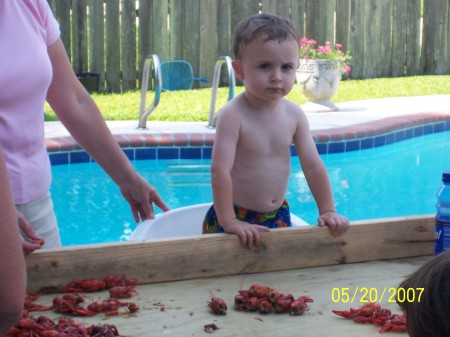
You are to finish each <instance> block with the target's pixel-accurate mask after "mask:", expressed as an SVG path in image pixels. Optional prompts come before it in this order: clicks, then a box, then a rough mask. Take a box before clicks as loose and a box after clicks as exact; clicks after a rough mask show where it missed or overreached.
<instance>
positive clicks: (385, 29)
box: [375, 0, 393, 77]
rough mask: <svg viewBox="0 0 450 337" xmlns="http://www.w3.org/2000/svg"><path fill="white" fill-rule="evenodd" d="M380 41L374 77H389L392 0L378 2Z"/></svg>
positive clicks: (390, 67)
mask: <svg viewBox="0 0 450 337" xmlns="http://www.w3.org/2000/svg"><path fill="white" fill-rule="evenodd" d="M379 7H380V11H379V16H380V17H379V19H378V22H379V25H380V30H381V33H380V41H379V44H378V45H379V48H378V53H377V60H378V63H377V71H376V75H375V76H376V77H389V76H390V75H391V72H392V70H391V69H392V62H391V59H392V56H391V55H392V19H393V16H392V15H391V12H392V0H380V1H379Z"/></svg>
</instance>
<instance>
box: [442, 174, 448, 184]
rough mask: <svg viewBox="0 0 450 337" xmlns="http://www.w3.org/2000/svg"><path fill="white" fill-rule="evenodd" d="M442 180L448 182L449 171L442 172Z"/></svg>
mask: <svg viewBox="0 0 450 337" xmlns="http://www.w3.org/2000/svg"><path fill="white" fill-rule="evenodd" d="M442 182H444V183H450V171H445V172H444V173H442Z"/></svg>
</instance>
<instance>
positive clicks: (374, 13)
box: [363, 0, 390, 78]
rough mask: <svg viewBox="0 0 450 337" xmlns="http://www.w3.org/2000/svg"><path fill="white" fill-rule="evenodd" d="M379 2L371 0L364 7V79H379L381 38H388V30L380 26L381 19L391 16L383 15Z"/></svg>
mask: <svg viewBox="0 0 450 337" xmlns="http://www.w3.org/2000/svg"><path fill="white" fill-rule="evenodd" d="M380 4H381V2H380V1H379V0H369V1H366V2H365V6H364V19H363V20H364V75H363V76H364V78H374V77H377V68H378V64H379V62H380V55H379V52H380V43H381V39H382V37H381V36H386V35H388V34H390V32H386V30H385V29H386V28H385V27H383V26H380V17H381V16H386V15H387V16H389V17H390V14H389V13H382V12H381V9H382V8H381V7H380Z"/></svg>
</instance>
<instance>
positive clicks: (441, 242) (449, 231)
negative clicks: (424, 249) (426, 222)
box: [434, 220, 450, 255]
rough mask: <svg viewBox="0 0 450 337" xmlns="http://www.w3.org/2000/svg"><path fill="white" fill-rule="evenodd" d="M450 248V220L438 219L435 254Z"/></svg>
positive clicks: (435, 233) (435, 234)
mask: <svg viewBox="0 0 450 337" xmlns="http://www.w3.org/2000/svg"><path fill="white" fill-rule="evenodd" d="M448 249H450V222H449V221H439V220H436V229H435V232H434V254H435V255H438V254H440V253H443V252H445V251H446V250H448Z"/></svg>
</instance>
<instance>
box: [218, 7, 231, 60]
mask: <svg viewBox="0 0 450 337" xmlns="http://www.w3.org/2000/svg"><path fill="white" fill-rule="evenodd" d="M216 16H217V55H216V59H217V57H219V56H230V57H234V55H233V51H232V47H231V44H232V42H231V40H232V38H233V36H232V30H233V29H234V27H231V26H230V21H231V18H230V2H229V1H228V0H218V1H217V13H216Z"/></svg>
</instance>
